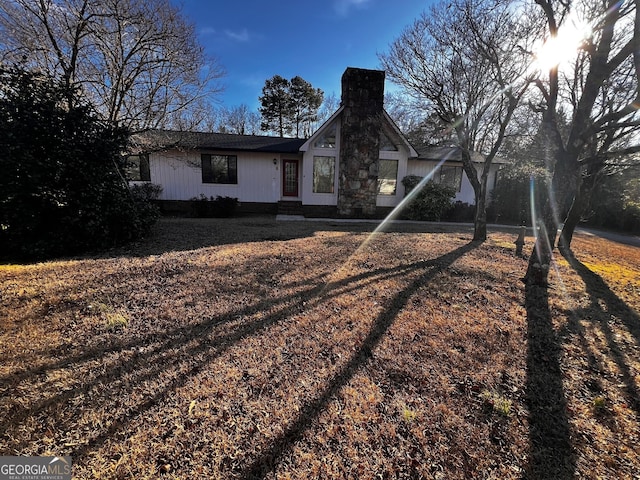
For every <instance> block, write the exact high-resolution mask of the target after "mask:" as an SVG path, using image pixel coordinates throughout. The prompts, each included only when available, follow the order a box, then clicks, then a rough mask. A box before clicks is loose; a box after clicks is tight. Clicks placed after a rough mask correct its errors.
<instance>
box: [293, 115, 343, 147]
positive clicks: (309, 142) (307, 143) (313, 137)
mask: <svg viewBox="0 0 640 480" xmlns="http://www.w3.org/2000/svg"><path fill="white" fill-rule="evenodd" d="M343 110H344V106H343V105H341V106H340V108H338V110H336V111H335V112H334V113H333V115H331V116H330V117H329V118H328V119H327V120H326V121H325V122H324V123H323V124H322V125H320V127H319V128H318V129H317V130H316V131H315V132H313V135H311V136H310V137H309V138H308V139H307V140H306V141H305V142H304V143H303V144H302V145H301V146H300V151H301V152H306V151H307V150H309V148H310V147H311V145H313V142H315V141H316V139H317V138H318V137H319V136H320V134H321V133H323V131H324V129H325V127H326V126H328V125H331V122H333V121H334V120H335V119H336V118H338V115H340V114H341V113H342V111H343Z"/></svg>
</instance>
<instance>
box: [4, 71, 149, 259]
mask: <svg viewBox="0 0 640 480" xmlns="http://www.w3.org/2000/svg"><path fill="white" fill-rule="evenodd" d="M69 99H72V101H71V102H69ZM126 141H127V132H126V131H125V130H123V129H117V128H114V127H113V126H109V125H107V124H105V122H103V121H100V120H98V119H97V118H96V117H95V115H94V114H93V113H92V112H91V110H90V108H89V107H88V106H86V105H83V104H81V103H80V102H79V101H78V97H77V96H76V95H75V92H73V91H69V90H68V88H67V87H66V86H65V84H64V82H54V81H52V80H51V79H48V78H46V77H43V76H41V75H38V74H34V73H31V72H28V71H24V70H21V69H18V68H11V69H7V68H3V67H0V171H1V172H2V175H0V252H1V253H0V255H2V256H3V257H9V258H21V259H32V258H45V257H51V256H55V255H68V254H76V253H80V252H83V251H87V250H92V249H95V248H104V247H110V246H113V245H116V244H120V243H123V242H125V241H128V240H131V239H134V238H136V237H138V236H139V235H141V234H142V233H144V231H145V230H146V229H147V228H148V227H150V225H151V223H152V222H153V220H155V217H154V216H153V215H147V214H148V213H151V210H144V208H143V209H141V208H140V207H141V206H142V204H141V203H139V202H137V201H136V199H135V198H134V195H132V192H131V191H130V190H129V188H128V185H127V182H126V181H125V180H124V178H123V175H122V172H123V170H124V167H125V161H124V159H123V158H122V156H121V152H123V151H124V147H125V144H126ZM145 205H148V204H145ZM145 208H146V207H145Z"/></svg>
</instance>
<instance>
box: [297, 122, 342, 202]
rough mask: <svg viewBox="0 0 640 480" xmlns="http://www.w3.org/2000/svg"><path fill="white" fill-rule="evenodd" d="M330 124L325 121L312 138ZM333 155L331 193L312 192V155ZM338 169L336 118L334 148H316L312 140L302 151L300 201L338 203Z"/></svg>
mask: <svg viewBox="0 0 640 480" xmlns="http://www.w3.org/2000/svg"><path fill="white" fill-rule="evenodd" d="M330 126H331V123H327V124H326V125H325V127H324V128H323V129H322V130H320V131H318V132H316V133H314V134H313V138H312V139H311V140H314V139H315V138H319V137H320V136H321V135H322V134H323V132H324V131H326V130H327V129H328V128H329V127H330ZM314 156H321V157H335V159H336V164H335V169H334V172H335V178H334V180H333V182H334V183H333V193H314V192H313V157H314ZM339 169H340V122H339V121H337V120H336V148H316V147H314V146H313V141H312V142H311V145H309V149H308V150H307V151H306V152H304V160H303V162H302V182H301V188H302V203H303V204H304V205H337V204H338V178H339V177H338V175H339Z"/></svg>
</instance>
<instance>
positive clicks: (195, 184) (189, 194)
mask: <svg viewBox="0 0 640 480" xmlns="http://www.w3.org/2000/svg"><path fill="white" fill-rule="evenodd" d="M384 76H385V74H384V72H382V71H378V70H365V69H358V68H347V69H346V71H345V72H344V74H343V76H342V99H341V104H340V107H339V109H338V110H337V111H336V112H335V113H334V114H333V115H332V116H331V117H330V118H329V119H328V120H327V121H326V122H325V123H324V124H323V125H322V126H321V127H320V128H319V129H318V130H317V131H316V132H315V133H314V134H313V135H312V136H311V137H310V138H308V139H295V138H279V137H269V136H248V135H231V134H222V133H200V132H177V131H166V130H155V131H150V132H146V133H144V134H141V135H138V138H137V141H138V145H139V146H140V151H141V154H140V155H138V156H135V157H132V158H134V159H135V160H136V161H137V163H136V164H135V168H133V169H132V173H133V177H132V180H134V181H138V182H152V183H155V184H159V185H161V186H162V194H161V197H160V201H161V205H162V206H163V209H164V210H165V212H170V213H175V212H178V211H180V210H184V208H185V206H187V205H190V200H192V199H193V198H195V197H199V196H201V195H204V196H206V197H211V196H214V197H215V196H228V197H234V198H237V199H238V200H239V201H240V204H241V209H242V211H245V212H263V213H288V214H301V215H305V216H307V217H347V218H360V217H381V216H384V215H386V214H387V213H388V212H389V211H391V210H392V209H393V208H394V207H395V206H397V205H398V204H399V203H400V202H401V201H402V199H403V197H404V195H405V191H404V187H403V185H402V179H403V178H404V177H405V176H407V175H418V176H422V177H424V176H428V175H429V176H431V178H432V179H433V180H434V181H436V182H440V183H446V184H449V185H452V186H454V187H455V189H456V190H457V195H456V198H455V200H457V201H461V202H465V203H469V204H473V203H474V194H473V188H472V187H471V184H470V182H469V180H468V179H467V177H466V175H465V173H464V171H463V169H462V162H461V156H460V151H459V150H458V149H455V148H443V147H438V148H425V149H421V150H416V149H415V148H414V147H413V146H412V145H411V144H410V143H409V142H408V141H407V139H406V138H405V137H404V136H403V134H402V132H400V130H399V129H398V127H397V126H396V125H395V123H394V122H393V120H392V119H391V118H390V117H389V115H388V114H387V113H386V112H385V110H384V108H383V97H384ZM475 160H477V161H479V162H481V161H482V158H481V157H480V156H478V157H477V158H476V159H475ZM498 167H499V164H498V163H497V162H496V164H495V165H494V166H493V167H492V169H493V170H492V172H491V175H490V180H489V182H490V184H489V190H491V189H492V188H493V186H494V183H495V178H496V176H495V173H496V172H497V169H498Z"/></svg>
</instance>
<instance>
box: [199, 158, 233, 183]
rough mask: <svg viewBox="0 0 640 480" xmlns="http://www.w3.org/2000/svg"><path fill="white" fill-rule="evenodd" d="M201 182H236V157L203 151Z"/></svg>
mask: <svg viewBox="0 0 640 480" xmlns="http://www.w3.org/2000/svg"><path fill="white" fill-rule="evenodd" d="M200 159H201V161H202V183H238V157H236V156H235V155H209V154H205V153H203V154H202V155H201V157H200Z"/></svg>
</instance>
